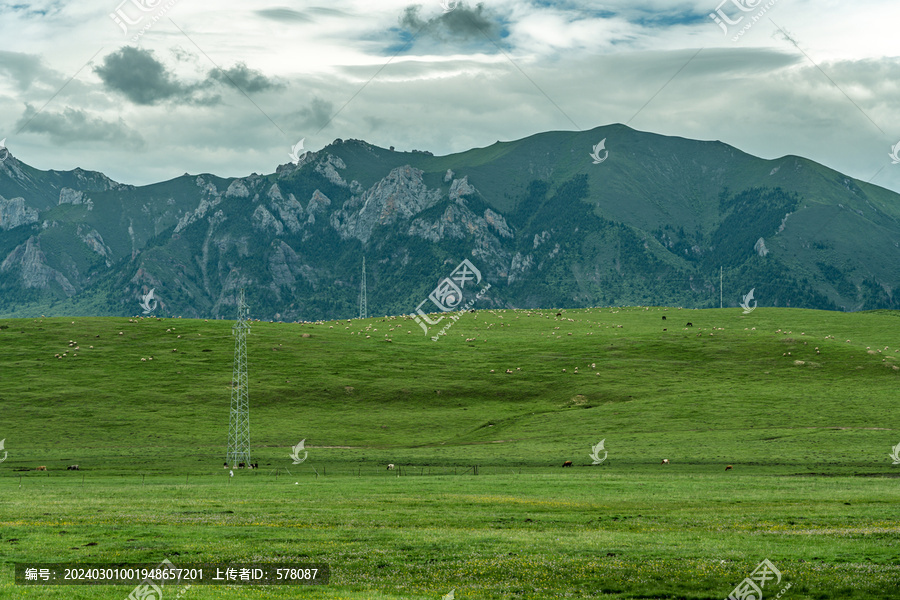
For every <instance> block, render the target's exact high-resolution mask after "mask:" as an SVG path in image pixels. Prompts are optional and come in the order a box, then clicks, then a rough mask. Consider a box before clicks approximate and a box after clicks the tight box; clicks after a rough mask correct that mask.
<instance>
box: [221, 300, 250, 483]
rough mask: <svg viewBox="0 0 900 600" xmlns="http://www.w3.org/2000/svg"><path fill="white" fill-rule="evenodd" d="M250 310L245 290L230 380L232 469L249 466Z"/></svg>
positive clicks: (229, 438)
mask: <svg viewBox="0 0 900 600" xmlns="http://www.w3.org/2000/svg"><path fill="white" fill-rule="evenodd" d="M249 313H250V309H249V307H248V306H247V303H246V302H245V301H244V288H241V295H240V298H239V300H238V319H237V322H236V323H235V324H234V328H233V330H232V331H233V333H234V372H233V374H232V376H231V417H230V419H229V423H228V454H227V455H226V456H225V462H227V463H228V464H230V465H231V466H237V465H238V463H244V464H245V465H249V464H250V390H249V388H248V384H249V381H248V379H247V333H249V331H250V321H249V319H248V318H247V316H248V315H249Z"/></svg>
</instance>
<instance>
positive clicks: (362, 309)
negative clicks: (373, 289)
mask: <svg viewBox="0 0 900 600" xmlns="http://www.w3.org/2000/svg"><path fill="white" fill-rule="evenodd" d="M368 312H369V309H368V307H367V306H366V257H365V256H363V267H362V282H361V283H360V284H359V318H360V319H365V318H367V317H368V314H367V313H368Z"/></svg>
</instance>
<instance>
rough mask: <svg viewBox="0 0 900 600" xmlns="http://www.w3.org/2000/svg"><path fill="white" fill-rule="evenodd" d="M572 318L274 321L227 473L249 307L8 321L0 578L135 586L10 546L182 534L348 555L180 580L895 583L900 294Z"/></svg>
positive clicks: (674, 586) (153, 552)
mask: <svg viewBox="0 0 900 600" xmlns="http://www.w3.org/2000/svg"><path fill="white" fill-rule="evenodd" d="M557 312H558V311H556V310H544V311H539V310H532V311H512V310H510V311H479V312H477V313H467V314H465V315H464V316H463V317H462V318H461V319H460V320H459V321H457V322H456V323H454V324H453V326H452V327H451V328H450V329H449V331H448V335H446V336H444V337H441V338H440V339H439V340H438V341H437V342H432V341H431V340H430V339H429V338H428V337H426V336H424V335H423V334H422V331H421V329H419V328H418V326H417V325H416V324H415V323H414V322H413V321H411V320H408V319H405V318H403V317H399V318H387V319H381V318H377V319H368V320H364V321H360V320H353V321H337V322H327V323H316V324H280V323H254V324H253V329H252V333H251V335H250V337H249V338H248V351H249V355H250V372H251V378H250V379H251V383H250V398H251V406H252V412H251V426H252V434H251V440H252V450H253V456H254V460H255V461H258V462H259V463H260V467H261V468H260V469H259V470H256V471H240V470H239V471H237V472H236V474H235V477H233V478H231V477H229V476H228V472H227V471H226V470H223V469H222V467H221V465H222V460H223V457H224V450H225V448H224V444H225V436H226V431H227V422H228V405H229V397H230V393H231V388H230V381H231V366H232V364H231V363H232V351H233V340H232V337H231V324H232V323H231V322H226V321H210V322H204V321H198V320H182V319H161V320H157V319H155V318H152V319H148V318H144V319H122V318H102V319H100V318H97V319H91V318H83V319H36V320H35V319H29V320H3V321H0V369H2V371H0V372H2V379H3V387H2V390H0V407H2V413H0V414H2V418H0V419H2V420H0V439H3V438H5V440H6V442H5V446H6V451H8V452H9V455H8V458H7V460H6V461H5V462H3V463H0V562H2V563H3V565H2V566H0V597H2V598H64V597H65V598H92V599H93V598H104V599H106V598H109V599H113V598H125V597H126V596H127V595H128V593H129V592H130V591H131V588H128V587H113V586H104V587H46V588H38V587H29V588H26V587H22V586H15V585H14V584H13V582H12V566H11V565H12V563H15V562H25V561H35V562H37V561H45V562H69V561H80V562H153V563H157V562H159V561H161V560H162V559H164V558H169V559H170V560H172V561H173V562H175V563H203V562H219V561H235V562H253V561H274V562H291V561H297V562H302V561H319V562H327V563H328V564H329V565H330V566H331V569H332V577H331V582H330V584H329V585H327V586H322V587H303V588H275V587H268V588H254V589H250V588H229V587H207V586H203V587H200V586H195V587H193V588H191V589H189V590H187V591H185V592H184V594H183V596H182V598H185V599H186V600H191V599H194V598H197V599H201V598H202V599H206V598H228V599H230V598H253V599H257V598H259V599H263V598H279V599H281V598H350V599H353V600H357V599H364V598H391V599H394V598H414V599H420V598H422V599H424V598H435V599H436V598H440V597H441V596H443V595H444V594H446V593H447V592H448V591H449V590H450V589H455V590H456V592H455V593H456V598H529V599H530V598H563V597H573V598H609V599H614V598H696V599H701V598H719V599H721V598H724V597H726V596H727V595H728V593H729V592H731V590H733V589H734V588H735V586H736V585H737V584H738V583H740V582H741V581H742V580H743V579H744V578H745V577H747V576H748V575H749V574H750V572H751V571H752V570H753V569H754V568H755V566H756V565H757V564H758V563H759V562H761V561H762V560H763V559H764V558H768V559H769V560H770V561H772V563H773V564H775V565H776V566H777V567H778V568H779V570H780V571H781V573H782V574H783V580H782V582H781V584H780V587H783V586H785V585H787V584H788V583H790V584H791V587H790V589H789V590H787V591H786V592H785V594H784V596H783V597H784V598H822V599H825V598H835V599H838V598H841V599H844V598H885V599H887V598H896V597H898V596H900V524H898V522H897V515H898V508H900V493H898V487H897V482H898V479H897V476H898V473H900V465H892V460H891V458H889V456H888V454H889V453H890V451H891V448H892V447H893V446H895V445H896V444H898V443H900V431H898V430H900V423H898V420H900V411H898V402H897V390H898V382H900V353H898V352H896V350H898V349H900V328H898V325H900V320H898V314H897V313H896V312H889V311H875V312H869V313H857V314H845V313H829V312H821V311H806V310H791V309H762V308H761V309H758V310H756V311H755V312H753V313H751V314H749V315H746V316H744V315H742V314H741V311H740V310H737V309H731V310H703V311H693V310H692V311H687V310H678V309H675V308H669V309H663V308H649V309H648V308H612V309H610V308H604V309H599V308H595V309H587V310H579V311H562V314H561V316H557ZM663 315H665V316H666V317H667V319H666V321H662V318H661V317H662V316H663ZM688 321H690V322H692V323H693V326H692V327H685V325H686V323H687V322H688ZM664 329H665V331H664ZM304 335H307V336H308V337H304ZM388 340H390V341H388ZM467 340H472V341H467ZM70 343H71V344H72V345H70ZM91 346H93V347H91ZM76 347H77V350H76V349H75V348H76ZM63 354H66V356H65V357H61V358H57V357H56V355H63ZM150 358H152V360H150ZM142 359H144V360H142ZM507 370H509V371H511V373H507ZM304 438H305V439H306V448H307V450H308V451H309V458H308V460H307V461H306V462H304V463H303V464H301V465H292V464H291V463H292V461H291V459H290V458H289V456H288V454H289V450H290V447H291V446H293V445H294V444H296V443H297V442H298V441H300V439H304ZM601 439H605V446H606V450H608V451H609V455H608V458H607V460H606V461H605V462H604V463H603V464H602V465H599V466H590V463H591V459H590V458H589V457H588V454H589V451H590V447H591V446H592V445H594V444H596V443H597V442H598V441H600V440H601ZM662 458H668V459H669V460H670V461H671V464H670V465H668V466H662V465H660V464H659V463H660V460H661V459H662ZM564 460H572V461H573V462H574V463H575V467H574V468H572V469H561V468H560V465H561V463H562V462H563V461H564ZM73 463H77V464H79V465H80V467H81V470H80V471H78V472H69V471H66V470H65V467H66V466H67V465H69V464H73ZM387 463H394V464H396V465H398V469H396V470H395V471H386V470H385V465H386V464H387ZM41 465H44V466H47V468H48V472H47V473H44V472H38V471H35V470H34V469H35V468H36V467H37V466H41ZM476 465H477V473H478V474H477V475H475V474H474V473H475V469H474V467H475V466H476ZM726 465H732V466H733V467H734V468H733V469H732V470H729V471H725V466H726ZM778 591H779V590H774V589H773V590H770V589H769V588H766V596H765V597H767V598H768V597H774V596H775V595H776V594H777V592H778Z"/></svg>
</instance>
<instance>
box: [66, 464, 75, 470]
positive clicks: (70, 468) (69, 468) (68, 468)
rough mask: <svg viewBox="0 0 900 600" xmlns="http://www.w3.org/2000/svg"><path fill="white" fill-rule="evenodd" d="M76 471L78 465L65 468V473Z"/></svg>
mask: <svg viewBox="0 0 900 600" xmlns="http://www.w3.org/2000/svg"><path fill="white" fill-rule="evenodd" d="M77 470H78V465H69V466H68V467H66V471H77Z"/></svg>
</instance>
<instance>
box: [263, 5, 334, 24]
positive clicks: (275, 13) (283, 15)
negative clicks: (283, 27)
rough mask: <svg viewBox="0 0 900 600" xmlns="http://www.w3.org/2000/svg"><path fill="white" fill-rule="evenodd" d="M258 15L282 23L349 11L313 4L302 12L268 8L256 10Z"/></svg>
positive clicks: (311, 19) (301, 21)
mask: <svg viewBox="0 0 900 600" xmlns="http://www.w3.org/2000/svg"><path fill="white" fill-rule="evenodd" d="M255 14H256V15H257V16H260V17H262V18H264V19H271V20H272V21H278V22H281V23H284V22H289V21H294V22H300V23H312V22H313V21H315V19H314V18H313V17H312V16H310V15H324V16H328V17H341V16H346V14H347V13H345V12H344V11H341V10H338V9H336V8H325V7H324V6H311V7H309V8H307V9H305V10H304V12H300V11H297V10H294V9H293V8H266V9H263V10H257V11H255Z"/></svg>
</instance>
